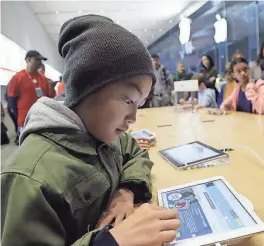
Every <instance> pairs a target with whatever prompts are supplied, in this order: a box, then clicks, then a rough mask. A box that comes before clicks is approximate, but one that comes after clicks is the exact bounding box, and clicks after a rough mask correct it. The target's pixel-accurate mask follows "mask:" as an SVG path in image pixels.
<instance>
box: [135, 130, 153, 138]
mask: <svg viewBox="0 0 264 246" xmlns="http://www.w3.org/2000/svg"><path fill="white" fill-rule="evenodd" d="M132 137H134V138H151V137H152V135H151V134H150V133H148V132H147V131H140V132H135V133H132Z"/></svg>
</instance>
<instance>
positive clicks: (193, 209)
mask: <svg viewBox="0 0 264 246" xmlns="http://www.w3.org/2000/svg"><path fill="white" fill-rule="evenodd" d="M161 195H162V201H163V206H164V207H166V208H170V209H172V208H176V209H178V211H179V219H180V220H181V224H182V225H181V227H180V229H179V230H178V233H177V237H176V240H177V241H179V240H183V239H188V238H194V237H197V236H203V235H206V234H210V233H223V232H229V231H231V230H236V229H239V228H243V227H247V226H252V225H256V221H255V220H254V219H253V218H252V217H251V215H250V214H249V213H248V212H247V211H246V210H245V208H244V207H243V206H242V205H241V203H240V202H239V201H238V200H237V199H236V197H235V196H234V195H233V193H232V192H231V191H230V190H229V188H228V187H227V186H226V185H225V183H224V182H223V181H222V180H215V181H212V182H208V183H204V184H199V185H195V186H192V187H191V188H183V189H177V190H172V191H167V192H164V193H162V194H161Z"/></svg>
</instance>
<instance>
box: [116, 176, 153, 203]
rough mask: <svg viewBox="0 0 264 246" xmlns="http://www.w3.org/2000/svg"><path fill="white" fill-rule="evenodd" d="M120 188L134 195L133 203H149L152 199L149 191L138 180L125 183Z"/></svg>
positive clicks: (144, 184) (142, 182)
mask: <svg viewBox="0 0 264 246" xmlns="http://www.w3.org/2000/svg"><path fill="white" fill-rule="evenodd" d="M120 188H125V189H128V190H130V191H132V192H133V193H134V203H135V204H138V203H145V202H149V201H150V200H151V198H152V194H151V189H150V187H148V185H147V183H146V182H144V181H141V182H139V181H138V180H135V181H134V182H133V181H126V182H122V183H121V184H120Z"/></svg>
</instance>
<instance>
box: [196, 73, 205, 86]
mask: <svg viewBox="0 0 264 246" xmlns="http://www.w3.org/2000/svg"><path fill="white" fill-rule="evenodd" d="M197 79H198V85H199V86H200V85H201V84H202V83H204V82H205V78H204V75H203V74H198V75H197Z"/></svg>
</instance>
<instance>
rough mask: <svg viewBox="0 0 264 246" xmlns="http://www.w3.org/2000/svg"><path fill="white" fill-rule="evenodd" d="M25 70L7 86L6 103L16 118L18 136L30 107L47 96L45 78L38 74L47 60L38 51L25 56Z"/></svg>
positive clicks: (32, 51) (15, 76)
mask: <svg viewBox="0 0 264 246" xmlns="http://www.w3.org/2000/svg"><path fill="white" fill-rule="evenodd" d="M25 60H26V63H27V67H26V69H23V70H22V71H20V72H18V73H16V74H15V75H14V76H13V77H12V79H11V80H10V82H9V84H8V102H9V105H10V108H11V111H12V113H13V114H14V115H16V117H17V125H18V135H20V133H21V131H22V129H23V125H24V121H25V118H26V115H27V113H28V111H29V109H30V108H31V106H32V105H33V104H34V103H35V102H36V101H37V100H38V98H40V97H42V96H48V86H47V83H46V78H45V76H44V75H43V74H41V73H39V72H38V69H39V68H40V67H41V64H42V61H46V60H47V58H46V57H44V56H42V55H41V54H40V53H39V52H38V51H36V50H31V51H28V52H27V54H26V58H25Z"/></svg>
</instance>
